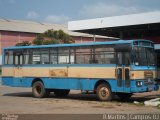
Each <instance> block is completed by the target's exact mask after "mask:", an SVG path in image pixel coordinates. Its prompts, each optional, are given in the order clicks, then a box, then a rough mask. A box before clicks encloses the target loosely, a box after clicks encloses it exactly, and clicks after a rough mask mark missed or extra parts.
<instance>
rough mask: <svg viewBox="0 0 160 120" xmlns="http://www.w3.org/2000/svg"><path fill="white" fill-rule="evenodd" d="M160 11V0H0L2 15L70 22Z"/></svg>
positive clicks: (9, 17) (13, 17)
mask: <svg viewBox="0 0 160 120" xmlns="http://www.w3.org/2000/svg"><path fill="white" fill-rule="evenodd" d="M152 11H160V0H0V18H6V19H16V20H27V21H37V22H45V23H55V24H67V22H68V21H72V20H81V19H92V18H99V17H110V16H118V15H126V14H134V13H143V12H152Z"/></svg>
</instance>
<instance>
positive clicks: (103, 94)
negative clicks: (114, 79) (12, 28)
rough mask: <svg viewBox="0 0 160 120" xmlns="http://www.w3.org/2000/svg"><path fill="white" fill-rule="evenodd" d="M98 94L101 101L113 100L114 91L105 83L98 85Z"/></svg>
mask: <svg viewBox="0 0 160 120" xmlns="http://www.w3.org/2000/svg"><path fill="white" fill-rule="evenodd" d="M96 94H97V97H98V99H99V100H100V101H111V100H112V91H111V89H110V87H109V86H108V85H107V84H105V83H102V84H100V85H98V87H97V90H96Z"/></svg>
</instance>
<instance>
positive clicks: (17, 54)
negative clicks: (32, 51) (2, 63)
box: [13, 50, 23, 65]
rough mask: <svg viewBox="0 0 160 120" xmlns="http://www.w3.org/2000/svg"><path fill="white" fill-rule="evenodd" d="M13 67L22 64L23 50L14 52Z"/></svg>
mask: <svg viewBox="0 0 160 120" xmlns="http://www.w3.org/2000/svg"><path fill="white" fill-rule="evenodd" d="M13 55H14V65H22V64H23V50H14V54H13Z"/></svg>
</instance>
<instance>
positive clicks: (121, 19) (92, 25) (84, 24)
mask: <svg viewBox="0 0 160 120" xmlns="http://www.w3.org/2000/svg"><path fill="white" fill-rule="evenodd" d="M152 23H160V11H156V12H148V13H140V14H131V15H122V16H114V17H105V18H96V19H88V20H78V21H71V22H69V23H68V29H69V30H72V31H81V30H89V29H100V28H112V27H120V26H131V25H141V24H152Z"/></svg>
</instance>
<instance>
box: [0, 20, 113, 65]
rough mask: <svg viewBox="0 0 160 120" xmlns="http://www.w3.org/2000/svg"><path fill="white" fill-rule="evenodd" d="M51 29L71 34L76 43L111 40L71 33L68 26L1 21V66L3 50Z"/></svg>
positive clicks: (30, 39)
mask: <svg viewBox="0 0 160 120" xmlns="http://www.w3.org/2000/svg"><path fill="white" fill-rule="evenodd" d="M49 29H53V30H60V29H61V30H63V31H64V32H66V33H68V34H70V35H71V36H72V38H73V39H74V40H75V42H76V43H80V42H91V41H95V40H96V41H106V40H110V39H109V38H107V37H102V36H96V39H94V37H93V35H89V34H83V33H77V32H71V31H69V30H68V29H67V26H64V25H57V24H47V23H40V22H31V21H20V20H9V19H0V64H1V54H2V49H3V48H5V47H9V46H15V44H16V43H19V42H22V41H32V40H33V39H34V38H35V37H36V36H37V34H40V33H43V32H45V31H47V30H49Z"/></svg>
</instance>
